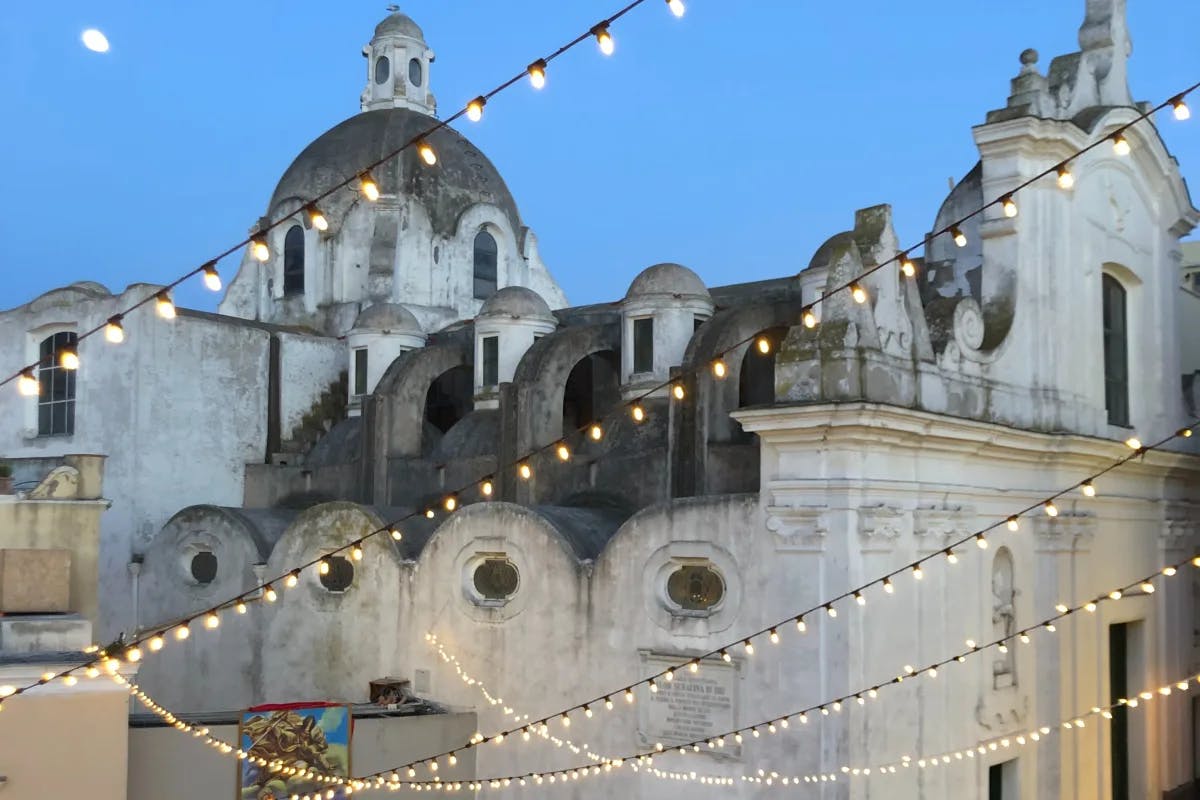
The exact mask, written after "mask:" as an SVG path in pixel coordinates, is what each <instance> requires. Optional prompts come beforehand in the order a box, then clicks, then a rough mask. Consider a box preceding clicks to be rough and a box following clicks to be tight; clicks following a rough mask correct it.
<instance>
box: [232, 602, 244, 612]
mask: <svg viewBox="0 0 1200 800" xmlns="http://www.w3.org/2000/svg"><path fill="white" fill-rule="evenodd" d="M233 610H234V611H236V612H237V613H239V614H245V613H246V604H245V603H244V602H242V601H241V600H239V601H238V604H237V605H236V606H234V607H233Z"/></svg>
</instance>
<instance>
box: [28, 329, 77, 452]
mask: <svg viewBox="0 0 1200 800" xmlns="http://www.w3.org/2000/svg"><path fill="white" fill-rule="evenodd" d="M78 340H79V337H77V336H76V335H75V333H74V332H72V331H60V332H59V333H55V334H52V335H50V336H47V337H46V338H45V339H43V340H42V343H41V345H40V346H39V348H38V355H39V356H40V358H39V360H38V389H39V391H38V436H70V435H71V434H73V433H75V370H73V369H63V367H62V365H61V364H59V361H58V354H59V352H60V351H61V350H62V349H63V348H65V347H68V346H71V347H74V346H75V343H76V342H77V341H78Z"/></svg>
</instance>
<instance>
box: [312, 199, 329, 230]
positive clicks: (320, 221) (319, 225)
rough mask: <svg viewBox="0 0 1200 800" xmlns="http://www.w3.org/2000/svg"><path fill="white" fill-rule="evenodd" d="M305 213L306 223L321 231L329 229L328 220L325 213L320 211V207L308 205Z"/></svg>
mask: <svg viewBox="0 0 1200 800" xmlns="http://www.w3.org/2000/svg"><path fill="white" fill-rule="evenodd" d="M307 213H308V223H309V224H310V225H312V227H314V228H316V229H317V230H319V231H321V232H322V233H324V232H325V231H327V230H329V220H327V219H326V218H325V215H324V214H322V213H321V209H319V208H317V207H316V206H312V205H310V206H309V207H308V209H307Z"/></svg>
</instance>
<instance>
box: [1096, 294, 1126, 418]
mask: <svg viewBox="0 0 1200 800" xmlns="http://www.w3.org/2000/svg"><path fill="white" fill-rule="evenodd" d="M1118 303H1119V304H1118ZM1100 307H1101V328H1100V330H1101V337H1102V342H1103V357H1104V362H1103V363H1104V409H1105V413H1106V415H1107V418H1108V424H1109V425H1116V426H1118V427H1121V428H1128V427H1130V424H1131V423H1130V419H1131V416H1132V415H1131V414H1130V402H1129V401H1130V397H1129V289H1128V288H1127V287H1126V286H1125V284H1124V283H1123V282H1122V281H1121V280H1119V279H1118V278H1117V277H1116V276H1115V275H1112V274H1110V273H1108V272H1104V273H1102V274H1101V278H1100ZM1117 311H1119V312H1120V313H1119V314H1118V313H1116V312H1117ZM1118 345H1119V347H1118ZM1117 350H1119V352H1117Z"/></svg>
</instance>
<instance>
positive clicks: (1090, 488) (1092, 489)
mask: <svg viewBox="0 0 1200 800" xmlns="http://www.w3.org/2000/svg"><path fill="white" fill-rule="evenodd" d="M1079 491H1081V492H1083V496H1084V497H1095V496H1096V484H1094V483H1092V482H1091V481H1084V482H1083V483H1082V484H1081V485H1080V487H1079Z"/></svg>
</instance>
